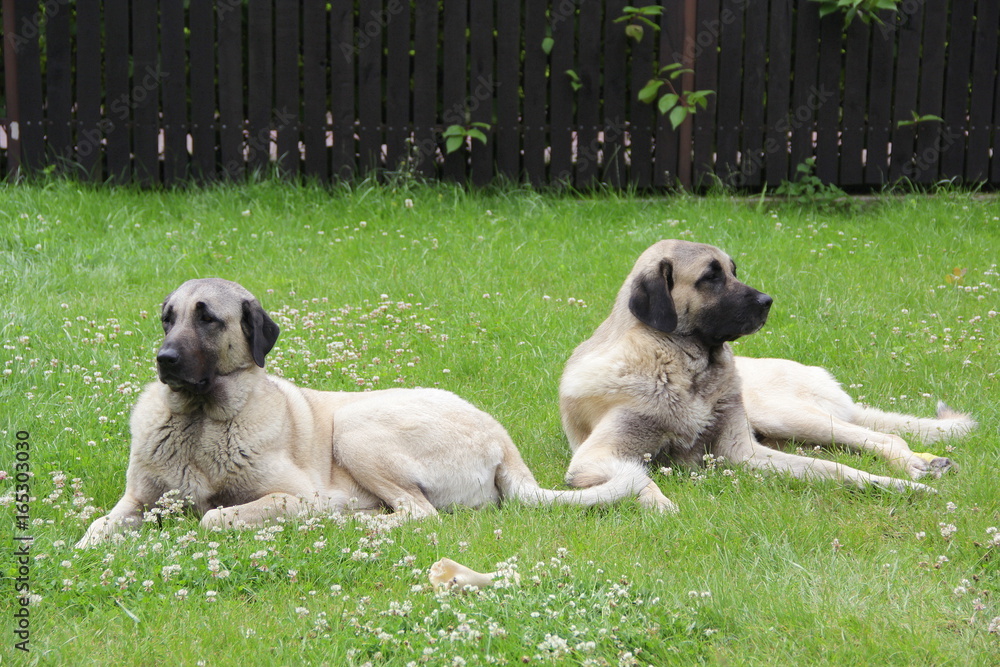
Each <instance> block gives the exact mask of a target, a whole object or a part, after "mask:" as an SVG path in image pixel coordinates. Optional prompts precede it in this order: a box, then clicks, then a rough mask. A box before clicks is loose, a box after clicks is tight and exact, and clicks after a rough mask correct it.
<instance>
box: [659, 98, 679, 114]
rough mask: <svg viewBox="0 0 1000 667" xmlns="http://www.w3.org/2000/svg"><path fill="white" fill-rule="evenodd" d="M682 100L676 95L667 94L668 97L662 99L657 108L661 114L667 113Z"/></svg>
mask: <svg viewBox="0 0 1000 667" xmlns="http://www.w3.org/2000/svg"><path fill="white" fill-rule="evenodd" d="M680 99H681V98H680V97H679V96H677V95H675V94H674V93H667V94H666V95H664V96H663V97H661V98H660V101H659V102H658V103H657V105H656V106H657V108H658V109H659V110H660V113H667V112H668V111H670V110H671V109H673V108H674V107H675V106H677V103H678V102H679V101H680Z"/></svg>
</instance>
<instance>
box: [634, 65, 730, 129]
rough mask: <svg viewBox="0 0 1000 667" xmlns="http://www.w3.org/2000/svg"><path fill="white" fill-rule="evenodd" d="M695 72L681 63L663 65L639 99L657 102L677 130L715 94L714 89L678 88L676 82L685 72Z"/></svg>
mask: <svg viewBox="0 0 1000 667" xmlns="http://www.w3.org/2000/svg"><path fill="white" fill-rule="evenodd" d="M693 73H694V70H690V69H684V68H683V66H682V65H681V64H680V63H673V64H671V65H667V66H665V67H661V68H660V70H659V72H658V76H656V77H654V78H652V79H650V80H649V81H648V82H647V83H646V85H645V86H643V87H642V90H640V91H639V100H640V101H641V102H645V103H646V104H652V103H653V102H656V108H657V109H659V111H660V113H662V114H665V115H666V116H667V117H668V118H669V119H670V125H671V126H672V127H673V128H674V129H675V130H676V129H677V128H678V127H680V125H681V123H683V122H684V120H685V119H686V118H687V117H688V114H693V113H696V112H697V111H698V107H701V108H702V109H704V108H705V107H707V106H708V96H709V95H714V94H715V91H713V90H678V89H677V87H676V86H675V85H674V82H675V81H677V79H678V78H680V77H681V76H683V75H684V74H693ZM664 86H665V87H666V88H665V89H664Z"/></svg>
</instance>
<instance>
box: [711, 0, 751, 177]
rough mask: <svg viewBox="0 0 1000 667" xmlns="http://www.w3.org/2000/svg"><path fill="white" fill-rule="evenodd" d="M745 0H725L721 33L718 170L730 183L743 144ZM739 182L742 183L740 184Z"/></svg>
mask: <svg viewBox="0 0 1000 667" xmlns="http://www.w3.org/2000/svg"><path fill="white" fill-rule="evenodd" d="M744 6H745V2H743V1H742V0H723V2H722V14H721V16H722V19H721V20H720V23H721V31H720V33H721V34H720V35H719V95H718V97H719V111H718V129H717V131H716V146H717V158H716V163H715V172H716V174H717V175H718V176H719V178H721V179H722V180H723V181H725V182H727V183H731V182H737V181H738V180H739V179H737V178H736V174H737V172H738V171H739V164H738V159H739V158H738V155H737V153H738V151H739V146H740V130H741V126H740V90H741V84H740V82H741V81H742V80H743V9H744ZM737 184H739V183H737Z"/></svg>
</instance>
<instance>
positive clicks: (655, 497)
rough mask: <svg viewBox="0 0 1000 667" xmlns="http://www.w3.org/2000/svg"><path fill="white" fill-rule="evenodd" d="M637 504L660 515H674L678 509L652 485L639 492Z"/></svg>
mask: <svg viewBox="0 0 1000 667" xmlns="http://www.w3.org/2000/svg"><path fill="white" fill-rule="evenodd" d="M639 504H640V505H642V506H643V507H645V508H646V509H649V510H656V511H657V512H659V513H660V514H676V513H677V512H678V509H679V508H678V507H677V504H676V503H675V502H674V501H672V500H670V498H667V497H666V496H665V495H663V492H662V491H660V489H659V488H658V487H657V486H656V484H653V483H650V484H648V485H647V486H646V488H644V489H643V490H642V491H640V492H639Z"/></svg>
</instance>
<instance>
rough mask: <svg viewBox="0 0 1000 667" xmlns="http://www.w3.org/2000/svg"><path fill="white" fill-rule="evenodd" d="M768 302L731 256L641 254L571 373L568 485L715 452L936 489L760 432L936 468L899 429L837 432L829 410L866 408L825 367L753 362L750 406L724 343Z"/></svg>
mask: <svg viewBox="0 0 1000 667" xmlns="http://www.w3.org/2000/svg"><path fill="white" fill-rule="evenodd" d="M770 306H771V298H770V297H769V296H767V295H766V294H763V293H761V292H759V291H757V290H755V289H753V288H751V287H749V286H747V285H745V284H743V283H741V282H740V281H738V280H737V279H736V266H735V264H734V263H733V260H732V259H731V258H730V257H729V256H728V255H726V254H725V253H724V252H722V251H721V250H719V249H718V248H715V247H713V246H709V245H704V244H699V243H690V242H686V241H676V240H668V241H660V242H659V243H656V244H655V245H653V246H652V247H650V248H649V249H648V250H646V251H645V252H643V253H642V255H641V256H640V257H639V259H638V261H637V262H636V264H635V267H634V268H633V269H632V272H631V273H630V274H629V276H628V278H627V279H626V280H625V283H624V285H622V288H621V290H620V291H619V292H618V297H617V299H616V300H615V304H614V307H613V308H612V311H611V315H610V316H609V317H608V318H607V319H606V320H605V321H604V322H603V323H602V324H601V325H600V326H599V327H598V328H597V331H596V332H595V333H594V335H593V336H592V337H591V338H590V339H589V340H587V341H585V342H583V343H582V344H581V345H580V346H579V347H577V349H576V350H575V351H574V352H573V355H572V356H571V357H570V359H569V361H568V363H567V365H566V368H565V371H564V372H563V376H562V381H561V384H560V391H559V393H560V410H561V413H562V421H563V427H564V429H565V431H566V435H567V437H568V439H569V443H570V446H571V447H572V449H573V458H572V461H571V462H570V466H569V470H568V472H567V474H566V480H567V482H569V483H570V484H571V485H573V486H577V487H590V486H592V485H600V484H603V483H605V482H606V481H607V480H608V479H610V478H612V476H613V475H614V471H615V470H617V469H618V468H619V466H620V465H621V463H622V462H624V461H643V460H645V461H647V462H651V463H653V464H664V463H669V464H681V465H688V466H696V465H700V464H701V463H702V462H703V460H704V457H705V456H706V455H712V456H714V457H722V458H724V459H725V460H726V461H728V462H730V463H739V464H743V465H746V466H749V467H751V468H755V469H762V470H774V471H780V472H785V473H789V474H791V475H794V476H796V477H801V478H810V479H815V478H830V479H839V480H844V481H847V482H851V483H853V484H856V485H858V486H865V485H868V484H873V485H876V486H880V487H885V488H890V489H904V488H915V489H923V490H931V489H930V488H929V487H926V486H924V485H923V484H919V483H917V482H911V481H908V480H899V479H894V478H891V477H883V476H875V475H871V474H869V473H866V472H862V471H860V470H856V469H854V468H850V467H848V466H844V465H840V464H837V463H834V462H831V461H826V460H823V459H818V458H812V457H806V456H799V455H796V454H792V453H789V452H785V451H780V450H777V449H773V448H770V447H766V446H764V445H763V444H761V443H760V442H759V441H758V440H757V438H756V433H757V432H760V433H762V434H763V435H765V436H769V437H772V438H774V439H775V440H786V439H792V438H794V439H796V440H799V441H800V442H820V443H823V444H830V443H831V442H838V441H839V442H842V443H843V444H858V443H859V441H860V442H863V443H867V444H866V445H864V446H868V447H871V448H874V449H881V451H884V452H886V453H887V455H889V456H890V458H893V459H894V460H899V463H900V465H901V467H904V468H906V469H907V470H908V471H909V472H910V473H911V475H914V476H919V474H922V473H923V472H926V470H927V466H924V467H921V465H920V464H919V463H916V462H914V461H912V457H910V456H906V455H904V452H903V450H904V449H905V450H906V452H909V450H908V448H906V445H905V442H903V441H902V440H901V439H899V438H896V439H891V440H890V441H889V442H883V441H882V440H879V439H877V438H874V437H873V436H871V435H870V432H866V433H864V434H862V433H860V432H859V431H857V430H855V431H853V432H851V433H849V434H847V433H848V431H847V426H846V425H844V426H843V428H842V429H841V430H839V431H838V433H840V434H847V435H844V436H843V437H841V436H840V435H832V433H833V432H834V429H833V428H832V426H831V422H832V420H831V417H830V415H831V413H832V414H837V413H841V416H840V417H839V418H840V420H841V421H843V422H845V423H846V422H850V421H851V420H852V419H854V418H855V417H856V416H857V413H858V410H857V409H855V408H856V406H853V403H851V404H850V405H847V404H846V403H845V400H846V402H847V403H850V398H848V397H847V396H846V394H843V392H842V391H841V390H840V388H839V386H838V385H837V384H836V382H835V381H833V380H832V378H829V376H828V375H826V377H825V378H818V374H819V373H825V371H822V369H814V370H809V369H807V367H804V366H801V365H799V364H794V363H793V362H785V361H783V360H748V361H747V362H746V363H747V365H746V366H745V369H746V373H747V375H748V376H751V379H750V382H748V383H747V386H748V387H751V388H752V389H753V391H752V392H751V393H752V395H753V399H752V400H748V401H747V403H748V404H749V407H750V410H749V411H748V410H747V409H745V407H744V397H743V394H742V393H741V385H740V374H739V372H738V367H739V364H738V363H737V361H736V360H735V359H734V356H733V353H732V351H731V349H730V347H729V345H728V344H727V343H728V342H729V341H732V340H735V339H737V338H739V337H740V336H745V335H747V334H751V333H753V332H755V331H757V330H758V329H759V328H760V327H762V326H763V325H764V322H765V321H766V319H767V315H768V311H769V309H770ZM741 363H742V362H741ZM751 364H754V365H753V366H751ZM838 392H839V393H838ZM804 404H808V405H809V409H808V410H807V409H805V408H804V407H803V405H804ZM852 406H853V407H852ZM813 408H815V409H813ZM806 412H810V413H811V414H812V415H813V420H812V421H810V420H809V419H808V417H807V416H806ZM965 419H966V418H963V417H959V418H958V419H956V420H954V423H951V424H947V425H944V426H943V427H942V430H943V431H944V432H945V433H960V432H961V431H962V430H963V428H965V427H963V426H962V425H961V424H966V425H967V424H968V423H969V422H968V421H966V420H965ZM897 423H898V422H897ZM942 423H943V422H942ZM935 426H936V427H937V426H940V424H938V425H935ZM918 428H920V429H921V430H922V431H924V432H925V433H926V432H928V431H930V430H934V429H930V428H929V429H924V427H923V426H920V427H918ZM924 463H926V461H925V462H924ZM930 465H932V466H939V467H944V465H945V464H944V463H941V462H939V463H936V464H930ZM639 497H640V502H641V503H642V504H643V505H645V506H647V507H652V508H657V509H660V510H662V511H674V510H676V505H674V503H673V502H671V501H670V500H669V499H667V498H666V496H664V495H663V493H661V492H660V490H659V488H658V487H657V486H656V484H655V483H653V482H652V481H650V483H649V484H648V485H647V486H646V488H645V489H643V490H642V492H641V493H640V496H639Z"/></svg>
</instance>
